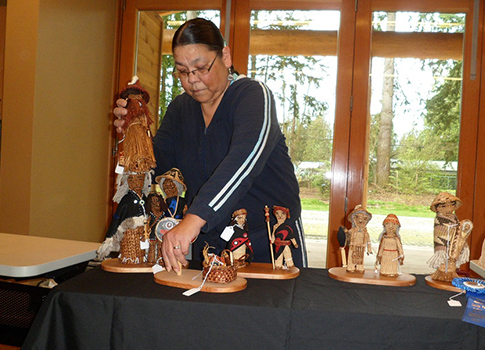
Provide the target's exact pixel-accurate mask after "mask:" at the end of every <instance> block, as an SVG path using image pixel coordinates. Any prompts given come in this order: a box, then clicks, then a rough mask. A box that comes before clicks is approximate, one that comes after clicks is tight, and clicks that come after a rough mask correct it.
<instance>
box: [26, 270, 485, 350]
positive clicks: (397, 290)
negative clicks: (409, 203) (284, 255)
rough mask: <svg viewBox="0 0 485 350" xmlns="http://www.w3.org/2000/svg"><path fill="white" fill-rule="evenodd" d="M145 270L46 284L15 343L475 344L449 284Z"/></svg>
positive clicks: (480, 337) (483, 341) (94, 273)
mask: <svg viewBox="0 0 485 350" xmlns="http://www.w3.org/2000/svg"><path fill="white" fill-rule="evenodd" d="M182 292H183V290H181V289H177V288H171V287H167V286H162V285H159V284H157V283H155V282H154V279H153V275H151V274H117V273H112V272H107V271H103V270H102V269H100V268H95V269H93V270H91V271H87V272H85V273H83V274H81V275H79V276H76V277H74V278H72V279H70V280H68V281H66V282H64V283H62V284H60V285H59V286H58V287H56V288H55V289H54V290H53V291H52V292H51V293H50V294H49V295H48V297H47V300H46V301H45V302H44V303H43V305H42V308H41V310H40V312H39V314H38V315H37V317H36V319H35V321H34V324H33V326H32V328H31V330H30V332H29V334H28V336H27V339H26V340H25V342H24V346H23V348H22V349H25V350H27V349H56V350H58V349H162V348H163V349H195V348H197V349H209V348H228V349H231V350H232V349H244V350H248V349H349V348H352V349H372V350H375V349H413V350H417V349H423V348H426V349H484V348H485V328H481V327H478V326H475V325H472V324H469V323H466V322H463V321H461V317H462V315H463V312H464V306H465V304H466V298H465V297H464V296H460V297H458V298H457V299H458V300H460V301H461V302H462V304H463V306H462V307H458V308H451V307H449V306H448V304H447V300H448V298H449V297H450V296H452V295H454V293H452V292H448V291H443V290H438V289H433V288H431V287H429V286H427V285H426V283H425V282H424V276H421V275H418V276H417V283H416V285H414V286H412V287H383V286H372V285H362V284H349V283H345V282H340V281H337V280H333V279H331V278H329V277H328V273H327V270H322V269H303V270H302V271H301V274H300V276H299V277H298V278H297V279H294V280H283V281H281V280H248V286H247V288H246V289H245V290H243V291H241V292H237V293H228V294H214V293H197V294H195V295H193V296H191V297H186V296H183V295H182Z"/></svg>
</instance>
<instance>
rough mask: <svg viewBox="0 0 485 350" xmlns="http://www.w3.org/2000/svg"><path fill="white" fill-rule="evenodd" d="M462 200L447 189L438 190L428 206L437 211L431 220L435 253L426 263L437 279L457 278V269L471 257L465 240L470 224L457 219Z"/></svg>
mask: <svg viewBox="0 0 485 350" xmlns="http://www.w3.org/2000/svg"><path fill="white" fill-rule="evenodd" d="M461 205H462V201H461V200H460V199H459V198H458V197H455V196H453V195H452V194H450V193H447V192H441V193H439V194H438V195H437V196H436V197H435V199H434V200H433V202H432V203H431V206H430V209H431V210H432V211H434V212H435V213H436V217H435V220H434V254H433V256H432V257H431V258H430V259H429V260H428V265H429V267H431V268H434V269H436V271H435V272H434V273H433V274H432V275H431V277H432V279H434V280H437V281H444V282H451V281H452V280H453V278H456V277H458V274H457V273H456V269H457V268H459V267H460V265H462V264H464V263H466V262H468V260H469V259H470V248H469V247H468V243H467V242H466V239H467V237H468V236H469V235H470V233H471V231H472V229H473V224H472V222H471V221H470V220H461V221H460V220H458V217H457V216H456V215H455V210H457V209H458V208H459V207H460V206H461Z"/></svg>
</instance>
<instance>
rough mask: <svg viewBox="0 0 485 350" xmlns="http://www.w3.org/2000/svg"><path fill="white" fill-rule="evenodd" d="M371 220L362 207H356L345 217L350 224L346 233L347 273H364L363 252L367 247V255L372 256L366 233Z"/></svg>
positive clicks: (370, 216)
mask: <svg viewBox="0 0 485 350" xmlns="http://www.w3.org/2000/svg"><path fill="white" fill-rule="evenodd" d="M371 219H372V214H371V213H369V212H368V211H367V210H366V209H365V208H364V207H363V206H362V205H360V204H359V205H357V206H356V207H355V208H354V210H353V211H352V212H351V213H350V214H349V215H348V216H347V220H348V221H350V222H351V223H352V228H351V229H350V230H347V229H345V228H344V231H345V232H346V236H347V240H346V245H348V246H349V254H348V261H347V272H359V273H364V271H365V269H364V252H365V249H366V247H367V255H369V254H372V245H371V241H370V237H369V233H368V232H367V223H368V222H369V221H370V220H371Z"/></svg>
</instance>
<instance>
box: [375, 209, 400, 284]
mask: <svg viewBox="0 0 485 350" xmlns="http://www.w3.org/2000/svg"><path fill="white" fill-rule="evenodd" d="M382 225H383V226H384V230H383V231H382V233H381V234H380V236H379V250H378V251H377V256H376V264H375V265H376V268H377V266H378V265H380V266H381V272H380V273H381V275H383V276H388V277H394V276H397V275H400V274H401V273H400V268H399V267H400V266H401V265H402V263H403V261H404V252H403V249H402V243H401V236H399V229H400V228H401V223H400V222H399V219H398V218H397V216H396V215H394V214H389V215H388V216H387V217H386V218H385V219H384V222H383V223H382Z"/></svg>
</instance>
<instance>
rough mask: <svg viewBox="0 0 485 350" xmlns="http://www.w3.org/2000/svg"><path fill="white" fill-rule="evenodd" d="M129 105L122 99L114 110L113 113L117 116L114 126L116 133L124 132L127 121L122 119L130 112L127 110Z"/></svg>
mask: <svg viewBox="0 0 485 350" xmlns="http://www.w3.org/2000/svg"><path fill="white" fill-rule="evenodd" d="M127 104H128V101H126V100H124V99H122V98H120V99H118V100H117V101H116V108H115V109H114V110H113V113H114V115H115V116H116V119H115V121H114V123H113V124H114V126H115V127H116V132H117V133H119V134H121V133H122V132H123V125H124V124H125V121H124V120H123V119H122V118H123V117H124V116H125V115H126V114H127V113H128V110H127V109H126V108H125V107H126V105H127Z"/></svg>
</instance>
